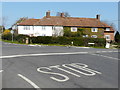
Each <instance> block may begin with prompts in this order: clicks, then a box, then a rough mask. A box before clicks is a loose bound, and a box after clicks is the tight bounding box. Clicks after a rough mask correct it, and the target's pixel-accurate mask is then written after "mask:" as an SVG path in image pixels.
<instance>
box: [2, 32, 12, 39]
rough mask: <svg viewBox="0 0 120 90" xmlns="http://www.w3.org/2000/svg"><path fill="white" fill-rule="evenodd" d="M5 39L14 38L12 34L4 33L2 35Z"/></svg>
mask: <svg viewBox="0 0 120 90" xmlns="http://www.w3.org/2000/svg"><path fill="white" fill-rule="evenodd" d="M2 39H3V40H12V34H10V33H9V34H3V35H2Z"/></svg>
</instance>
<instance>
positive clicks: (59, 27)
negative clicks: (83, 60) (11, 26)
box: [17, 11, 114, 41]
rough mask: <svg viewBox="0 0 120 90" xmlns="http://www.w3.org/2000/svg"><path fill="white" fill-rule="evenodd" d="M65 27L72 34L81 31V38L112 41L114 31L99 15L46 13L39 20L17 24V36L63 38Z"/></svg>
mask: <svg viewBox="0 0 120 90" xmlns="http://www.w3.org/2000/svg"><path fill="white" fill-rule="evenodd" d="M66 27H67V28H69V30H70V31H71V32H73V33H74V32H78V30H80V29H82V30H83V33H84V34H83V37H91V38H106V40H108V41H111V40H114V29H113V28H112V27H111V26H109V25H107V24H106V23H103V22H101V21H100V15H96V18H78V17H64V13H61V15H60V16H51V15H50V11H47V12H46V16H44V17H43V18H41V19H26V20H24V21H22V22H20V23H18V24H17V28H18V34H24V35H30V36H63V35H64V30H65V28H66Z"/></svg>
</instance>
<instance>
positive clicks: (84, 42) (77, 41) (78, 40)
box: [30, 36, 106, 47]
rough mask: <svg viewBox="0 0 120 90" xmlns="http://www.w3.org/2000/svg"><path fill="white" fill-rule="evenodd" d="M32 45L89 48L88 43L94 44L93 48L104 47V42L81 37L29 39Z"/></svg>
mask: <svg viewBox="0 0 120 90" xmlns="http://www.w3.org/2000/svg"><path fill="white" fill-rule="evenodd" d="M30 40H31V42H32V43H38V44H60V45H71V42H73V45H74V46H89V45H88V43H95V46H98V47H104V46H105V44H106V40H105V39H103V38H82V37H42V36H41V37H31V38H30Z"/></svg>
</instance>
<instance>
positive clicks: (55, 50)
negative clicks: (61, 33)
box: [0, 42, 119, 89]
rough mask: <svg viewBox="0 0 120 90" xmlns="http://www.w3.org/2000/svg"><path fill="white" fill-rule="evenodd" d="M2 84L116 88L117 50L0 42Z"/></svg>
mask: <svg viewBox="0 0 120 90" xmlns="http://www.w3.org/2000/svg"><path fill="white" fill-rule="evenodd" d="M0 58H1V59H2V69H1V70H0V73H1V74H2V87H3V88H39V89H40V88H118V61H119V59H118V50H117V49H95V48H84V47H71V48H68V47H64V46H37V45H34V46H33V45H20V44H10V43H6V42H3V43H2V57H0Z"/></svg>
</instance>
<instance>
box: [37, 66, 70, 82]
mask: <svg viewBox="0 0 120 90" xmlns="http://www.w3.org/2000/svg"><path fill="white" fill-rule="evenodd" d="M41 69H47V70H51V68H48V67H40V68H38V69H37V71H38V72H41V73H46V74H51V75H57V76H61V77H63V78H64V79H57V78H55V77H50V78H51V79H53V80H55V81H58V82H65V81H67V80H69V77H67V76H66V75H63V74H60V73H54V72H48V71H43V70H41Z"/></svg>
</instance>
